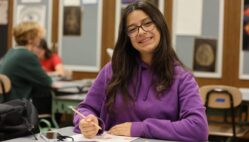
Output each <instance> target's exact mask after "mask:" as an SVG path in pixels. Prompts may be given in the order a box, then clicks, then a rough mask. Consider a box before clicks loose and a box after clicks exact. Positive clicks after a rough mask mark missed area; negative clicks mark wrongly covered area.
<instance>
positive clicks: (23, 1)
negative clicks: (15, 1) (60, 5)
mask: <svg viewBox="0 0 249 142" xmlns="http://www.w3.org/2000/svg"><path fill="white" fill-rule="evenodd" d="M40 2H41V0H22V3H40Z"/></svg>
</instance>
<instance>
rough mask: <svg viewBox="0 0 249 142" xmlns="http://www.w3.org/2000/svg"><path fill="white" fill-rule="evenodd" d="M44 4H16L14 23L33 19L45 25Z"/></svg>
mask: <svg viewBox="0 0 249 142" xmlns="http://www.w3.org/2000/svg"><path fill="white" fill-rule="evenodd" d="M45 14H46V7H45V5H18V7H17V19H16V21H17V22H16V23H20V22H23V21H35V22H38V23H39V24H41V25H42V26H44V27H45Z"/></svg>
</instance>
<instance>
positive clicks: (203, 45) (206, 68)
mask: <svg viewBox="0 0 249 142" xmlns="http://www.w3.org/2000/svg"><path fill="white" fill-rule="evenodd" d="M216 50H217V39H206V38H196V39H195V42H194V62H193V69H194V71H202V72H215V66H216Z"/></svg>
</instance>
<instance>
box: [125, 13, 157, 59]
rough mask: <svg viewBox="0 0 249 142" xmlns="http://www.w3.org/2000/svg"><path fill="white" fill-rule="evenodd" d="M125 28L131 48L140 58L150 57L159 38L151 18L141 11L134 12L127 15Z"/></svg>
mask: <svg viewBox="0 0 249 142" xmlns="http://www.w3.org/2000/svg"><path fill="white" fill-rule="evenodd" d="M126 27H127V32H128V33H127V34H128V36H129V37H130V40H131V43H132V45H133V47H134V48H135V49H136V50H137V51H139V53H140V55H141V56H143V57H146V56H150V57H152V55H153V51H154V50H155V49H156V48H157V46H158V44H159V42H160V37H161V36H160V32H159V30H158V29H157V27H156V25H155V23H154V22H153V21H152V20H151V18H150V17H149V16H148V15H147V14H146V13H145V12H143V11H142V10H135V11H133V12H131V13H130V14H129V15H128V17H127V25H126Z"/></svg>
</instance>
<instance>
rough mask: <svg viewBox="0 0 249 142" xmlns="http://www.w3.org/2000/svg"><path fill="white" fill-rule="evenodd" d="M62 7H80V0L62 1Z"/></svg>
mask: <svg viewBox="0 0 249 142" xmlns="http://www.w3.org/2000/svg"><path fill="white" fill-rule="evenodd" d="M64 6H80V0H64Z"/></svg>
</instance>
